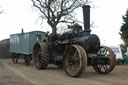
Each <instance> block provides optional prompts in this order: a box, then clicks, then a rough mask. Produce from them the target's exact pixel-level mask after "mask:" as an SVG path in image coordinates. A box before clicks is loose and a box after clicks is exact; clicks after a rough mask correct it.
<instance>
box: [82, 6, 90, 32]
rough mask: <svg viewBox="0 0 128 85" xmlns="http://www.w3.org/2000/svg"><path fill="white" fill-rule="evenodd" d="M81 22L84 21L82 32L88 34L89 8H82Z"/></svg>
mask: <svg viewBox="0 0 128 85" xmlns="http://www.w3.org/2000/svg"><path fill="white" fill-rule="evenodd" d="M83 20H84V31H85V32H86V33H88V34H90V32H91V30H90V6H89V5H84V6H83Z"/></svg>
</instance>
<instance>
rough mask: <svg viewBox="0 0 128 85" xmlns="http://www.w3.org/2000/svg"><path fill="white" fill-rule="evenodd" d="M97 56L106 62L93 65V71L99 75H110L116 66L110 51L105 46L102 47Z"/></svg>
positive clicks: (113, 55)
mask: <svg viewBox="0 0 128 85" xmlns="http://www.w3.org/2000/svg"><path fill="white" fill-rule="evenodd" d="M97 56H102V58H103V57H104V58H106V59H107V62H104V63H97V64H95V65H93V68H94V70H95V71H96V72H98V73H101V74H108V73H110V72H111V71H112V70H113V69H114V67H115V64H116V56H115V54H114V52H113V51H112V49H111V48H109V47H106V46H102V47H101V48H100V50H99V51H98V52H97ZM99 59H100V58H99Z"/></svg>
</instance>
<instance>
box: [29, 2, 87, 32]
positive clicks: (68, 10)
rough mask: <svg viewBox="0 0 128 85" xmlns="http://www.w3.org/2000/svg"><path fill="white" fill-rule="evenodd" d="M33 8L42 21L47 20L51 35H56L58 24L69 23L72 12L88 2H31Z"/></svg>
mask: <svg viewBox="0 0 128 85" xmlns="http://www.w3.org/2000/svg"><path fill="white" fill-rule="evenodd" d="M31 1H32V2H33V6H34V7H36V8H37V9H38V10H39V11H40V12H41V17H42V19H47V23H48V24H49V25H50V26H51V28H52V33H54V34H55V33H56V31H57V25H58V24H59V23H65V22H71V21H72V19H73V17H74V16H73V13H74V10H75V9H77V8H79V7H82V6H83V5H85V4H87V3H88V0H31Z"/></svg>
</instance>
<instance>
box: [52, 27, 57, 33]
mask: <svg viewBox="0 0 128 85" xmlns="http://www.w3.org/2000/svg"><path fill="white" fill-rule="evenodd" d="M56 31H57V28H56V27H53V28H52V33H53V34H54V35H56Z"/></svg>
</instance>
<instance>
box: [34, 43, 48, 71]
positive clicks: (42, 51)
mask: <svg viewBox="0 0 128 85" xmlns="http://www.w3.org/2000/svg"><path fill="white" fill-rule="evenodd" d="M32 56H33V63H34V65H35V67H36V68H37V69H45V68H47V66H48V64H49V51H48V45H47V44H46V43H36V44H35V46H34V49H33V54H32Z"/></svg>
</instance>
